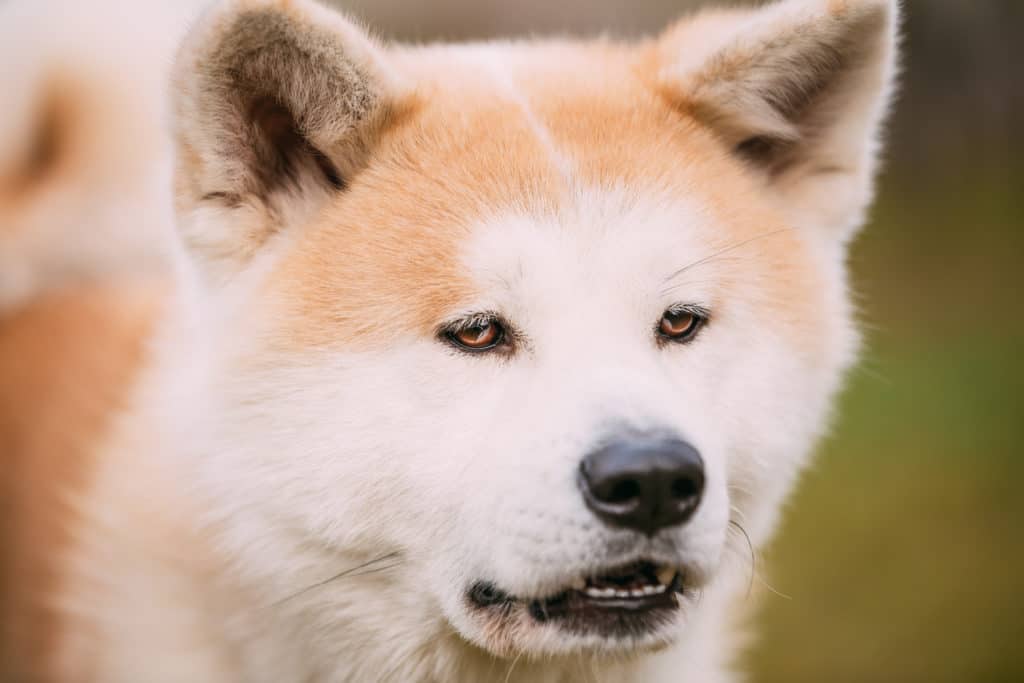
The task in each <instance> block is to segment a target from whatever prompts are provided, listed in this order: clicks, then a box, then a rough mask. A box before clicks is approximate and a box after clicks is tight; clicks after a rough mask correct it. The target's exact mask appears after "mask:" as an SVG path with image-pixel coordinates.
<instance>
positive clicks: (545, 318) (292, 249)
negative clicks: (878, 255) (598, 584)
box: [40, 0, 898, 683]
mask: <svg viewBox="0 0 1024 683" xmlns="http://www.w3.org/2000/svg"><path fill="white" fill-rule="evenodd" d="M897 10H898V8H897V5H896V3H895V2H893V1H891V0H845V1H840V0H786V1H784V2H780V3H778V4H776V5H771V6H768V7H764V8H761V9H751V10H744V11H739V10H737V11H730V12H724V13H722V12H719V13H705V14H700V15H697V16H694V17H690V18H686V19H683V20H682V21H681V22H680V23H679V24H677V25H676V26H674V27H672V28H670V29H669V30H668V31H666V32H665V33H664V34H663V35H662V36H660V37H658V38H654V39H650V40H647V41H643V42H640V43H619V42H613V41H608V40H598V41H578V42H577V41H561V40H559V41H526V42H492V43H484V44H469V45H434V46H420V47H406V46H387V45H383V44H381V43H379V42H378V41H375V40H374V39H372V38H371V37H369V36H368V35H367V34H366V33H365V32H364V31H363V30H362V29H361V28H360V27H358V26H357V25H356V24H354V23H352V22H350V21H349V20H347V19H345V18H343V17H341V16H339V15H337V14H336V13H334V12H330V11H328V10H326V9H324V8H322V7H320V6H318V5H315V4H313V3H311V2H307V1H305V0H232V1H230V2H226V3H221V4H217V5H216V6H215V7H214V8H212V9H211V10H209V11H208V12H207V13H206V14H205V15H204V16H203V17H202V18H201V19H199V20H198V21H197V22H196V25H195V28H194V29H193V30H192V32H191V34H190V35H189V37H188V38H187V39H186V40H185V43H184V47H183V48H181V50H180V51H179V54H178V58H177V60H176V63H175V66H174V68H173V89H172V94H171V100H172V102H173V110H174V112H175V115H174V125H173V141H174V145H175V150H176V172H175V182H174V187H175V202H174V206H175V213H176V222H177V225H178V226H179V228H180V232H181V234H182V236H183V237H184V240H183V241H184V243H185V244H186V245H187V246H188V252H189V253H188V257H187V258H185V257H183V258H182V260H181V262H180V264H179V267H178V272H179V275H180V277H179V278H178V281H179V287H178V288H177V291H176V293H175V294H174V295H173V296H170V297H168V298H166V299H165V300H164V301H163V303H162V307H161V309H160V317H159V319H160V321H161V324H160V325H159V326H158V329H157V331H156V332H155V333H153V335H152V347H151V351H150V356H148V358H150V360H148V361H147V362H146V363H145V366H144V369H141V370H137V371H136V372H137V376H136V380H135V382H134V384H133V388H132V390H131V394H130V395H131V400H130V408H127V409H123V410H118V411H116V415H115V418H116V419H114V420H113V422H112V426H110V427H109V428H108V429H106V430H105V431H104V433H103V434H102V435H101V436H95V435H93V436H92V437H90V444H91V448H90V454H91V455H90V457H91V458H94V463H93V465H92V473H91V476H90V477H89V478H88V481H86V482H85V483H76V484H75V486H74V487H73V488H74V491H73V501H74V506H73V510H74V514H73V515H68V517H67V524H68V531H67V533H68V537H69V538H70V539H71V542H70V543H69V544H68V547H67V548H65V550H64V552H62V553H61V554H60V556H59V557H55V558H51V570H52V571H53V572H54V573H55V574H56V575H59V581H55V582H54V583H53V584H52V586H51V587H50V588H48V590H49V591H50V594H49V595H48V597H49V598H50V599H51V601H52V602H53V603H54V604H56V605H58V606H59V609H58V610H57V618H58V621H60V629H59V631H58V632H59V633H60V636H59V637H57V638H55V639H53V640H51V641H48V645H47V648H48V650H47V652H46V653H45V654H46V656H43V657H41V659H42V661H43V665H42V666H41V668H40V670H41V671H42V670H45V672H46V673H48V674H49V675H50V676H51V677H52V678H53V679H56V680H73V681H78V680H84V681H137V680H143V679H144V680H147V681H153V680H167V681H174V680H195V681H231V680H238V681H279V680H313V681H364V680H388V681H481V680H498V681H569V680H608V681H625V680H635V681H695V682H700V683H715V682H718V681H723V682H725V681H731V680H735V676H734V675H733V674H732V673H730V666H731V660H732V655H733V651H734V648H735V647H736V645H737V643H738V639H737V637H736V632H737V631H736V629H737V624H736V623H735V622H736V618H737V615H738V610H739V608H740V607H741V606H742V604H741V603H743V601H744V597H745V596H746V594H747V588H748V581H749V579H750V571H751V570H752V567H751V564H750V563H751V557H750V552H752V551H753V549H755V548H759V547H761V546H762V545H763V544H764V543H765V542H767V541H768V539H769V538H770V536H771V533H772V530H773V528H774V526H775V522H776V517H777V513H778V509H779V507H780V505H781V503H782V501H783V499H784V498H785V496H786V495H787V493H788V492H789V491H790V489H791V488H792V486H793V483H794V481H795V480H796V478H797V476H798V474H799V473H800V471H801V469H802V467H803V466H804V465H805V463H806V462H807V459H808V457H809V455H810V452H811V449H812V447H813V444H814V442H815V440H816V438H817V437H818V436H819V435H820V434H821V432H822V430H823V429H824V427H825V424H826V421H827V416H828V413H829V407H830V404H831V400H832V397H833V396H834V394H835V392H836V391H837V389H838V388H839V386H840V383H841V380H842V376H843V373H844V371H845V370H846V368H847V367H848V366H849V365H850V363H851V362H852V361H853V359H854V357H855V352H856V348H857V335H856V333H855V330H854V327H853V324H852V315H851V307H850V303H849V297H848V293H847V285H846V275H845V270H844V258H845V255H844V250H845V246H846V243H847V242H848V240H849V237H850V236H851V235H852V233H853V231H854V230H855V229H856V228H857V227H859V225H860V223H861V222H862V219H863V214H864V211H865V209H866V207H867V205H868V204H869V202H870V199H871V184H872V179H873V175H874V172H875V154H876V149H877V135H878V132H879V126H880V123H881V120H882V115H883V114H884V111H885V108H886V105H887V102H888V98H889V95H890V91H891V87H892V86H891V84H892V79H893V75H894V59H895V35H896V33H895V26H896V22H897V14H898V12H897ZM681 305H683V306H699V307H700V308H701V309H705V310H707V311H708V312H709V320H708V323H707V325H706V326H705V328H704V329H703V330H702V331H701V333H700V335H699V336H698V337H697V338H696V339H694V340H693V341H692V342H691V343H688V344H685V345H684V344H671V343H670V344H664V343H659V342H658V339H657V336H656V334H655V330H656V328H657V325H658V321H659V320H660V318H661V316H662V315H663V314H664V312H665V311H666V310H670V309H673V307H677V306H681ZM481 316H484V317H488V319H500V320H501V321H503V323H504V324H505V325H506V327H507V328H508V330H509V335H508V339H509V341H508V343H507V344H505V345H504V346H503V347H502V348H501V349H500V350H498V351H495V352H492V353H488V354H469V353H466V352H463V351H459V350H458V349H456V348H454V347H453V346H452V345H451V344H450V343H448V342H447V341H446V338H445V335H444V333H443V332H444V330H446V329H449V328H450V327H451V326H452V325H458V324H460V323H461V322H463V321H466V320H473V319H480V317H481ZM140 334H141V332H140ZM623 430H639V431H645V430H651V431H667V432H670V433H673V434H678V435H681V436H683V437H685V438H686V439H687V440H688V441H690V442H691V443H692V444H694V445H695V446H696V447H697V448H698V449H699V450H700V452H701V454H702V457H703V460H704V463H705V469H706V479H707V484H706V490H705V494H704V498H703V500H702V502H701V505H700V508H699V509H698V511H697V513H696V514H695V515H694V517H693V518H692V519H691V520H689V522H688V523H687V524H685V525H682V526H677V527H672V528H669V529H665V530H662V531H660V532H659V533H657V534H655V535H653V536H644V535H641V534H636V533H634V532H631V531H628V530H623V529H620V528H612V527H608V526H605V525H604V524H603V523H601V521H600V520H599V519H597V518H596V517H595V516H594V515H593V514H592V513H591V512H590V511H589V510H588V509H587V507H586V505H585V504H584V501H583V499H582V497H581V495H580V492H579V490H578V487H577V484H576V479H575V477H576V472H577V471H578V468H579V463H580V460H581V458H582V457H583V456H584V455H585V454H586V453H587V452H589V451H590V450H591V449H593V448H594V447H595V446H596V445H598V444H600V443H602V442H603V441H605V440H607V439H609V438H612V437H614V436H615V435H616V434H617V433H620V432H622V431H623ZM739 528H742V529H743V532H742V533H740V532H739V531H737V529H739ZM748 541H749V542H750V543H751V544H752V546H753V548H750V547H748V545H747V543H748ZM638 559H645V560H650V561H653V562H657V563H660V564H664V565H670V566H673V567H683V568H685V573H686V576H687V578H688V581H689V582H690V583H689V586H690V591H689V592H688V593H687V594H686V595H685V596H683V597H682V598H681V605H680V608H679V609H678V610H677V612H676V613H674V614H673V616H671V617H670V618H666V619H665V620H664V621H663V623H660V624H658V625H655V626H652V627H651V628H650V629H645V630H643V631H641V632H636V633H633V634H631V635H628V636H621V637H607V636H600V635H598V634H596V633H594V632H588V631H586V630H583V631H572V630H568V629H565V628H563V627H561V626H559V625H558V624H557V623H551V622H545V621H541V620H538V619H536V618H534V616H533V615H532V614H531V613H530V611H529V610H528V609H527V606H526V603H527V602H528V601H529V600H531V599H534V598H542V597H544V596H548V595H552V594H554V593H557V592H558V591H560V590H562V589H563V588H564V587H565V586H567V585H569V584H570V583H572V582H573V581H574V580H576V579H577V578H579V577H583V576H588V575H592V574H595V573H600V572H601V571H602V570H603V569H607V568H610V567H616V566H621V565H624V564H627V563H629V562H632V561H635V560H638ZM479 581H487V582H491V583H493V584H494V585H497V586H500V587H501V589H502V590H503V591H504V592H506V593H507V594H509V595H512V596H516V597H517V598H518V599H519V601H518V602H515V603H511V604H510V605H509V606H508V608H507V609H504V610H487V609H479V608H477V607H474V606H473V605H472V604H471V603H470V601H469V600H468V599H467V594H468V592H469V589H470V587H472V586H473V584H474V583H475V582H479Z"/></svg>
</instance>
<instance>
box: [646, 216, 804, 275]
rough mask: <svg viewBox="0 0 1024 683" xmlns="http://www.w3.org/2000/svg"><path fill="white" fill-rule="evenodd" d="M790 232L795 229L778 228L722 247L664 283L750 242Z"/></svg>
mask: <svg viewBox="0 0 1024 683" xmlns="http://www.w3.org/2000/svg"><path fill="white" fill-rule="evenodd" d="M792 230H795V228H779V229H778V230H772V231H771V232H764V233H761V234H760V235H754V236H753V237H748V238H747V239H745V240H741V241H739V242H734V243H733V244H730V245H728V246H726V247H723V248H721V249H719V250H718V251H716V252H713V253H711V254H709V255H707V256H705V257H703V258H701V259H699V260H697V261H694V262H693V263H690V264H689V265H686V266H683V267H682V268H680V269H679V270H677V271H676V272H674V273H672V274H671V275H669V276H668V277H667V278H665V282H670V281H672V280H674V279H676V278H677V277H679V276H680V275H682V274H683V273H685V272H686V271H688V270H689V269H691V268H695V267H697V266H699V265H702V264H704V263H707V262H708V261H711V260H714V259H715V258H717V257H719V256H721V255H723V254H727V253H729V252H730V251H735V250H736V249H739V248H740V247H743V246H746V245H748V244H750V243H751V242H756V241H758V240H762V239H766V238H768V237H773V236H775V235H778V234H781V233H783V232H790V231H792Z"/></svg>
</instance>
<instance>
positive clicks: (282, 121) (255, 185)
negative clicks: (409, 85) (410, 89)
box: [174, 0, 397, 276]
mask: <svg viewBox="0 0 1024 683" xmlns="http://www.w3.org/2000/svg"><path fill="white" fill-rule="evenodd" d="M174 86H175V88H174V109H175V111H174V114H175V140H176V148H177V149H176V151H177V172H176V180H175V192H176V208H177V211H178V214H179V223H180V224H181V225H182V230H183V233H184V238H185V241H186V243H187V244H188V245H189V246H190V247H191V248H192V250H193V251H194V252H198V255H199V257H200V260H204V261H206V262H208V264H209V265H210V267H211V268H212V269H213V270H214V271H215V273H214V274H215V275H222V276H223V275H229V274H230V273H232V272H234V271H235V270H237V269H238V268H239V266H240V265H242V264H244V263H245V262H246V261H247V260H248V258H249V257H250V256H251V255H252V254H254V253H255V252H256V251H257V250H258V249H259V247H260V246H261V245H262V244H263V243H265V242H266V241H267V240H268V239H269V238H270V237H271V236H272V235H274V234H275V233H276V232H278V231H279V230H280V229H281V228H283V227H284V226H285V225H292V224H295V223H299V224H301V223H302V222H303V221H304V220H308V219H309V218H310V217H311V215H312V214H313V212H315V211H316V209H317V208H318V207H319V206H320V205H321V204H322V203H323V202H324V201H325V200H326V199H327V198H328V197H330V196H331V194H332V193H334V192H339V191H343V190H344V188H345V186H346V184H347V183H348V182H349V181H350V180H351V178H352V176H353V175H354V174H355V173H357V172H358V170H359V168H360V166H361V164H362V163H363V162H364V161H365V158H366V156H367V154H368V152H369V149H370V147H371V146H372V138H373V134H374V131H375V129H377V128H378V127H379V125H380V122H381V121H382V119H383V118H384V117H385V116H386V114H387V112H388V110H389V106H390V104H391V102H392V101H393V99H394V96H395V91H396V90H397V86H396V85H395V79H394V77H393V76H392V75H391V74H390V73H389V71H388V70H387V67H386V64H385V60H384V58H383V51H382V50H381V49H380V48H379V47H378V46H377V45H376V44H375V43H374V41H373V40H372V39H371V38H370V37H369V36H368V35H367V34H365V33H364V32H363V31H362V30H361V29H360V28H359V27H357V26H356V25H354V24H353V23H352V22H350V21H348V20H347V19H345V18H344V17H342V16H341V15H339V14H337V13H336V12H333V11H331V10H328V9H326V8H324V7H321V6H319V5H316V4H314V3H312V2H310V1H308V0H230V1H229V2H226V3H222V4H219V5H218V6H216V7H215V8H214V9H213V10H212V11H210V12H208V13H207V15H206V16H204V17H203V18H202V19H201V20H200V21H199V23H198V25H197V28H196V29H194V30H193V31H192V33H191V34H190V35H189V37H188V38H187V39H186V41H185V43H184V46H183V48H182V50H181V51H180V53H179V55H178V59H177V63H176V65H175V71H174ZM218 271H219V272H218Z"/></svg>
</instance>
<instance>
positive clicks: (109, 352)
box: [0, 281, 155, 681]
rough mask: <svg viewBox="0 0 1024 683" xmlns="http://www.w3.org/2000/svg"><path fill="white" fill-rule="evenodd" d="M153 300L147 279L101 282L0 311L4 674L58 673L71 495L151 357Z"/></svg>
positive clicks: (80, 487)
mask: <svg viewBox="0 0 1024 683" xmlns="http://www.w3.org/2000/svg"><path fill="white" fill-rule="evenodd" d="M154 301H155V300H154V296H153V292H152V289H151V287H150V286H148V285H145V284H144V283H137V282H130V281H124V282H113V283H109V284H108V283H103V284H96V285H89V286H81V287H76V288H74V289H72V290H70V291H62V292H53V293H51V294H48V295H47V296H45V297H43V298H40V299H38V300H36V301H34V302H33V303H32V305H31V306H29V307H27V308H25V309H24V310H22V311H21V312H19V313H16V314H12V315H8V316H4V317H2V318H0V376H2V377H3V378H4V381H3V383H2V384H0V457H2V464H0V473H2V486H0V490H2V491H3V492H4V495H3V496H2V500H3V501H4V507H5V509H4V513H3V520H4V522H3V524H4V534H3V541H2V548H3V554H2V555H0V562H2V565H3V569H4V570H3V572H2V573H0V576H2V577H3V586H2V588H0V594H2V595H3V596H4V598H5V600H4V602H3V603H0V624H2V625H3V632H2V637H0V643H2V644H3V646H4V650H3V657H2V658H0V661H2V664H0V678H2V679H3V680H5V681H7V680H12V681H14V680H17V681H20V680H55V679H51V678H50V677H49V675H48V673H47V672H48V670H49V668H50V666H51V665H52V663H53V657H54V654H55V652H56V648H57V644H58V643H59V642H60V640H61V639H62V638H63V637H65V635H66V634H64V633H63V632H62V628H63V625H62V617H61V615H60V612H59V606H58V605H56V604H54V603H53V600H54V596H55V595H58V594H59V593H60V592H61V591H62V589H63V582H64V580H65V579H66V578H67V577H66V573H67V566H66V565H65V564H64V563H63V555H64V553H66V552H67V551H68V548H69V546H70V544H71V543H72V539H73V538H74V536H75V533H76V525H77V523H78V517H77V512H76V508H75V506H74V504H73V502H74V500H75V499H76V498H77V497H79V496H83V495H85V494H86V491H88V490H89V488H90V485H91V484H90V482H91V478H92V474H93V470H94V468H95V466H96V462H95V460H96V458H97V457H99V456H100V453H98V452H97V448H96V447H97V444H98V443H99V442H101V441H102V440H103V438H104V435H105V434H106V433H108V431H109V429H110V424H111V421H112V419H113V416H114V415H116V414H117V413H119V412H121V411H122V410H124V409H125V408H127V405H128V402H129V397H130V396H131V387H132V386H133V384H134V382H135V381H136V379H137V376H138V373H139V369H140V368H141V367H142V366H143V365H144V364H145V363H146V362H147V360H148V359H147V357H146V353H145V341H144V340H145V339H146V337H147V336H148V332H149V329H150V325H151V320H152V317H153V314H154ZM50 673H52V671H50Z"/></svg>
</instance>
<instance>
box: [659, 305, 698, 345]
mask: <svg viewBox="0 0 1024 683" xmlns="http://www.w3.org/2000/svg"><path fill="white" fill-rule="evenodd" d="M702 322H703V319H702V318H701V317H700V316H698V315H697V314H695V313H690V312H688V311H666V312H665V314H664V315H663V316H662V318H661V324H660V325H659V328H658V331H659V332H660V333H661V335H662V336H663V337H666V338H668V339H671V340H673V341H686V340H688V339H690V338H691V337H693V335H694V334H695V333H696V332H697V330H698V329H699V328H700V325H701V323H702Z"/></svg>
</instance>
